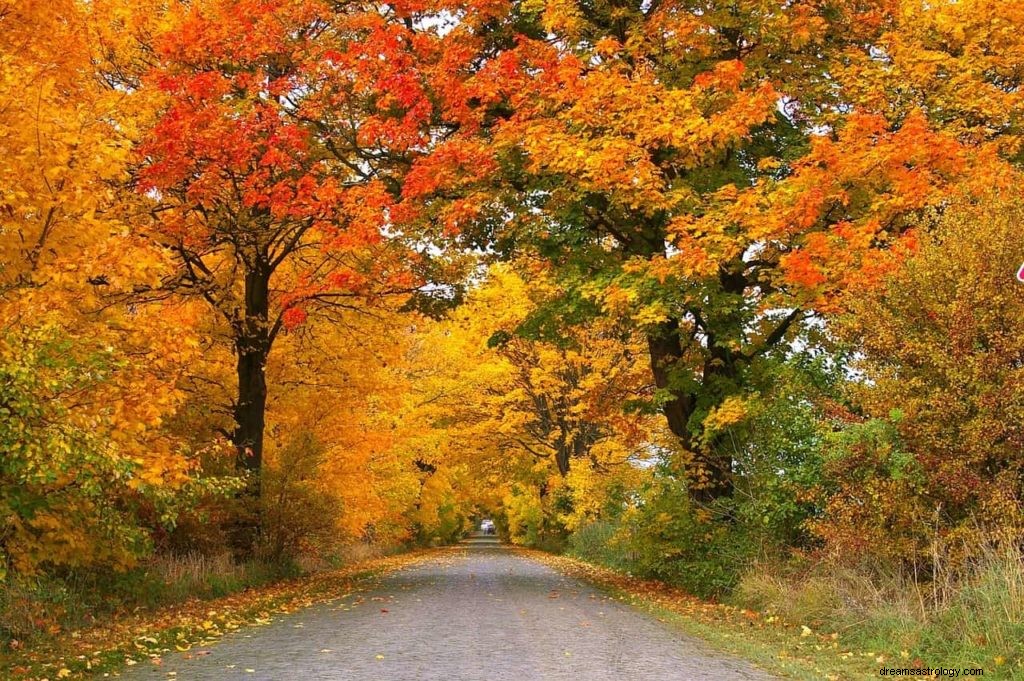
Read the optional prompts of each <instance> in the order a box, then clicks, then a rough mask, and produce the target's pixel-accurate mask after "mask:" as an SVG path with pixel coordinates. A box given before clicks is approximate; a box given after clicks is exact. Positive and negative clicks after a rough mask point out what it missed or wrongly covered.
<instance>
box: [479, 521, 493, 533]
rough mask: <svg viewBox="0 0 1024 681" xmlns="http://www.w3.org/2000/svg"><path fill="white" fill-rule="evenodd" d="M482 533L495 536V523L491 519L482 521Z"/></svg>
mask: <svg viewBox="0 0 1024 681" xmlns="http://www.w3.org/2000/svg"><path fill="white" fill-rule="evenodd" d="M480 531H481V532H483V533H484V534H494V531H495V530H494V521H493V520H491V519H490V518H484V519H483V520H481V521H480Z"/></svg>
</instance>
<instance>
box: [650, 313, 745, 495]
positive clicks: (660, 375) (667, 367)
mask: <svg viewBox="0 0 1024 681" xmlns="http://www.w3.org/2000/svg"><path fill="white" fill-rule="evenodd" d="M647 347H648V349H649V351H650V357H651V371H652V373H653V374H654V384H655V385H656V386H657V387H658V389H659V390H664V391H665V392H666V393H667V394H668V395H669V398H668V399H667V400H666V401H664V402H663V403H662V406H661V410H662V413H663V414H664V415H665V419H666V421H668V427H669V430H670V431H671V432H672V434H673V435H675V436H676V437H677V438H678V439H679V442H680V444H681V445H682V446H683V449H685V450H686V451H687V452H688V453H689V454H690V456H691V457H692V460H691V464H690V466H689V467H688V468H689V470H688V472H689V474H690V480H689V481H688V483H689V485H690V488H689V489H690V497H691V498H692V499H693V500H694V501H697V502H698V503H702V504H707V503H711V502H713V501H715V500H716V499H720V498H722V497H729V496H732V493H733V479H732V459H731V457H729V456H728V455H727V454H724V453H722V452H721V451H720V450H719V448H717V447H714V446H710V447H708V446H702V445H701V444H700V443H698V442H697V441H696V440H695V438H694V435H693V433H692V432H691V431H690V428H689V422H690V418H691V417H692V416H693V414H694V411H695V410H696V404H697V400H696V396H695V395H694V394H692V393H691V392H688V391H686V390H685V389H684V388H683V387H681V386H680V385H679V379H678V378H675V377H673V373H674V372H675V371H677V370H678V367H677V365H678V363H679V362H680V360H681V359H682V357H683V346H682V342H681V340H680V338H679V320H678V319H672V318H670V319H668V320H666V321H664V322H661V323H660V324H658V326H657V327H656V328H655V329H654V330H652V331H650V332H649V333H648V334H647ZM684 370H685V369H684ZM705 378H706V376H705Z"/></svg>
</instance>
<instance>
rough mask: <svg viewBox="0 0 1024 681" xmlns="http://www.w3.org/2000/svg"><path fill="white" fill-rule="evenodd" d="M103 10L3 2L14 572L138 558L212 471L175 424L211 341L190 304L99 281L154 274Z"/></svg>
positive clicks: (3, 235)
mask: <svg viewBox="0 0 1024 681" xmlns="http://www.w3.org/2000/svg"><path fill="white" fill-rule="evenodd" d="M89 10H90V8H89V7H86V6H83V5H80V4H78V3H74V2H67V3H63V2H61V3H52V4H49V5H46V6H45V7H44V6H41V5H38V4H35V3H32V4H28V5H19V6H17V7H15V6H13V5H4V6H3V8H2V9H0V23H2V24H3V38H2V39H0V60H2V62H3V69H2V72H3V75H2V76H0V81H2V83H0V92H2V95H0V98H2V100H3V105H2V106H0V148H2V150H3V161H2V163H0V212H2V215H3V217H2V219H3V222H2V224H0V280H2V283H0V317H2V318H3V320H4V322H3V325H2V335H3V341H2V342H0V345H2V351H0V355H2V360H0V364H2V368H0V375H2V379H0V385H2V388H0V391H2V392H3V397H2V398H0V415H2V419H0V420H2V424H3V425H2V429H3V432H4V435H3V442H2V445H0V447H2V451H3V457H2V458H3V466H2V472H0V485H2V489H3V493H2V499H3V501H2V505H0V506H2V509H3V510H2V513H3V520H2V527H3V529H2V531H0V535H2V537H3V538H2V540H0V551H2V554H3V556H2V561H0V562H2V564H3V569H5V570H6V569H7V568H13V569H14V570H15V571H16V572H18V573H28V574H32V573H34V572H37V571H39V570H52V569H55V568H59V567H67V566H77V567H91V566H110V565H114V566H118V567H121V568H124V567H127V566H130V565H132V564H134V562H135V561H136V560H138V558H140V557H141V556H143V555H145V554H146V553H147V551H148V549H149V548H150V547H151V545H152V541H151V536H150V533H151V532H152V531H153V530H154V528H156V527H160V526H166V525H172V524H173V522H174V519H175V517H176V515H177V511H178V510H180V508H181V506H182V505H185V504H187V503H188V500H189V499H191V498H193V497H194V495H195V494H198V493H201V491H202V490H203V489H205V490H207V491H212V490H213V488H214V487H216V486H218V484H219V483H216V481H214V480H208V481H205V482H204V481H201V480H200V478H201V471H200V469H199V465H198V459H199V458H200V456H201V452H203V451H209V452H211V454H212V451H213V447H212V443H211V442H210V441H209V440H208V439H207V440H205V441H203V440H201V439H198V438H197V439H196V440H195V441H192V442H186V441H185V440H184V439H183V438H181V437H179V434H178V433H176V432H175V431H174V430H173V428H172V427H171V426H170V421H171V419H173V418H174V416H175V413H176V411H177V409H178V407H179V406H180V405H181V403H182V399H183V393H182V391H181V387H182V386H181V379H182V377H183V374H184V373H185V367H187V366H189V365H190V364H192V363H194V362H195V361H196V359H197V350H198V341H197V339H196V338H195V336H194V335H193V334H192V329H193V324H192V321H193V317H192V314H191V310H189V309H188V307H187V306H181V305H177V304H173V303H168V304H165V305H161V306H159V307H154V308H152V309H149V310H138V309H134V308H131V307H130V306H125V305H110V304H108V303H107V302H106V301H105V299H104V295H103V294H102V293H101V292H102V291H104V290H106V289H108V288H120V287H125V286H130V285H131V284H132V283H134V282H137V281H147V280H149V281H152V280H155V279H156V278H158V277H159V275H160V274H161V272H162V271H163V270H162V267H163V261H162V259H161V258H160V256H159V254H158V253H155V252H153V251H152V250H151V249H148V248H146V247H145V246H144V245H143V244H141V243H139V242H138V241H137V240H134V239H132V238H130V237H127V236H126V232H127V229H126V224H127V223H126V218H127V217H128V215H129V214H130V213H131V212H132V210H134V206H133V205H132V203H131V201H130V200H126V195H125V194H123V193H121V192H120V191H118V184H119V183H120V182H122V181H123V180H124V179H126V178H127V159H128V150H129V147H130V140H129V139H128V137H127V136H126V135H127V133H128V131H129V130H130V129H131V126H130V124H126V125H124V126H118V125H115V123H114V121H116V120H118V119H119V118H123V119H124V120H125V121H128V120H129V117H128V114H129V111H128V110H127V108H126V107H125V100H124V95H123V93H121V92H117V91H115V90H113V89H111V88H110V87H108V86H107V84H106V83H105V82H104V81H103V79H102V78H101V77H100V75H99V74H98V73H96V71H95V68H94V62H93V61H92V57H93V51H92V46H93V41H94V40H95V39H96V32H95V31H94V28H95V27H94V24H93V23H92V15H91V13H90V11H89Z"/></svg>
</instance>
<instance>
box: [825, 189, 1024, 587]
mask: <svg viewBox="0 0 1024 681" xmlns="http://www.w3.org/2000/svg"><path fill="white" fill-rule="evenodd" d="M1022 218H1024V207H1022V205H1021V202H1020V200H1019V198H1018V197H1017V193H1016V191H1015V190H1012V191H1010V192H993V193H992V194H990V195H988V196H986V197H984V198H982V199H980V200H979V199H973V198H963V197H960V198H954V199H952V200H951V205H949V206H947V207H946V208H945V209H944V210H943V211H941V212H936V213H935V214H933V215H932V216H931V220H932V226H931V228H930V229H928V230H922V234H921V236H920V243H919V245H918V246H917V247H916V249H915V252H914V254H913V255H912V256H910V257H909V258H908V259H907V261H906V262H905V265H904V266H903V267H902V268H901V269H900V270H899V271H897V272H895V273H893V274H892V275H891V276H889V277H887V278H886V280H885V284H884V286H881V287H878V288H874V289H872V290H870V291H865V292H862V295H861V296H860V297H859V299H858V300H856V301H853V302H851V304H850V311H849V314H848V315H846V316H845V317H844V318H842V319H841V320H840V323H838V324H836V325H835V327H836V330H837V331H839V332H840V335H841V337H842V338H843V339H844V340H846V341H847V342H849V343H851V344H852V347H853V348H855V349H856V350H857V352H858V354H859V356H860V358H861V359H860V361H859V362H857V363H856V364H855V368H856V369H857V370H858V372H860V373H861V374H862V375H863V377H864V379H865V380H863V381H858V382H856V383H854V384H853V385H852V386H851V388H850V390H851V397H852V398H853V401H854V404H855V405H856V406H857V408H858V409H859V410H862V413H863V415H864V417H866V419H868V420H867V422H866V423H864V424H862V425H859V426H857V427H853V428H847V429H845V430H844V433H843V434H842V435H841V436H839V438H838V440H837V441H836V442H834V443H833V444H832V446H830V447H826V448H825V454H826V469H825V470H826V474H827V476H828V478H829V480H830V482H829V491H830V493H829V494H828V495H827V497H826V504H827V505H826V506H825V513H824V516H823V518H821V519H820V521H819V522H817V523H816V524H815V528H816V531H817V532H818V533H819V534H820V536H822V537H824V538H825V539H826V540H827V541H828V543H829V546H830V548H832V549H834V550H836V551H842V552H849V554H850V555H858V554H860V553H861V551H862V550H864V549H868V548H870V549H871V551H872V555H880V554H879V553H878V552H881V551H884V552H885V555H887V556H888V557H891V558H893V559H901V560H906V561H908V562H915V563H924V564H930V563H931V560H932V556H933V555H934V552H935V551H940V552H941V554H942V556H943V559H944V560H948V561H949V562H950V565H955V564H956V563H958V562H959V561H961V560H963V559H966V558H969V557H970V554H971V553H972V552H975V553H976V547H977V546H978V545H981V544H987V543H997V542H1011V543H1012V542H1019V540H1020V538H1019V531H1020V527H1021V521H1022V517H1021V499H1022V498H1024V488H1022V480H1024V477H1022V475H1021V473H1022V470H1024V460H1022V458H1021V455H1020V451H1021V449H1020V448H1021V443H1022V441H1024V432H1022V429H1021V426H1020V424H1021V418H1020V416H1021V411H1022V409H1024V390H1022V386H1024V383H1022V381H1021V373H1022V371H1024V366H1022V362H1021V358H1022V356H1024V355H1022V350H1024V348H1022V343H1024V340H1022V338H1024V336H1022V332H1024V329H1022V328H1021V325H1022V322H1021V314H1022V312H1024V310H1022V309H1021V306H1022V296H1021V293H1020V289H1019V287H1020V286H1021V284H1020V283H1019V282H1017V281H1016V280H1014V278H1013V272H1014V271H1015V270H1016V268H1017V267H1018V266H1019V265H1020V261H1022V260H1024V249H1022V247H1021V244H1020V239H1019V228H1020V224H1021V219H1022ZM883 539H884V541H882V540H883ZM875 542H881V543H877V544H876V543H875ZM932 567H935V568H938V567H939V566H932Z"/></svg>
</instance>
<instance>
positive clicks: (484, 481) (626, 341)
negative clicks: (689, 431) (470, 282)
mask: <svg viewBox="0 0 1024 681" xmlns="http://www.w3.org/2000/svg"><path fill="white" fill-rule="evenodd" d="M557 294H558V287H557V284H556V283H555V282H554V281H553V280H552V279H551V278H550V272H549V265H547V264H546V263H544V262H542V261H536V260H532V261H531V260H523V261H519V262H516V263H515V264H498V265H494V266H492V267H491V268H490V269H489V270H488V276H487V279H486V280H484V281H482V282H479V283H477V284H476V285H475V286H473V287H472V288H471V289H470V290H469V291H468V293H467V299H466V301H465V302H464V304H463V305H461V306H460V307H458V308H456V309H455V310H453V311H452V312H451V313H450V314H449V315H448V316H446V317H445V318H444V319H442V320H439V321H434V322H430V321H427V322H426V323H423V324H418V325H417V327H418V328H417V330H416V332H415V333H414V334H412V336H411V338H410V340H409V350H408V353H407V358H406V359H405V361H404V362H403V363H402V364H401V365H400V366H401V367H402V372H401V374H404V376H405V381H406V382H408V384H409V386H408V388H406V389H405V392H406V393H407V395H406V397H405V398H404V402H405V406H404V407H402V409H401V411H399V412H398V414H396V415H395V418H396V422H397V424H400V426H399V429H398V433H399V434H398V435H397V436H396V442H397V443H398V446H399V447H400V448H401V449H403V450H405V451H408V452H410V453H413V455H414V456H415V457H416V460H417V461H418V462H419V463H420V464H421V465H422V466H423V468H424V469H425V473H426V478H427V483H429V484H430V485H437V484H438V482H437V481H435V480H434V478H435V477H437V478H438V479H439V480H444V481H445V482H444V484H445V485H451V487H452V489H451V492H447V494H449V495H450V497H451V498H453V499H459V500H461V503H462V504H463V505H466V504H467V503H471V502H473V501H476V503H479V504H480V505H481V506H483V507H489V508H492V509H497V508H498V507H501V508H503V509H504V510H503V511H502V512H501V513H502V514H503V515H504V516H505V517H507V518H508V519H509V520H510V521H513V520H514V523H513V524H514V527H512V528H511V529H512V536H513V538H514V539H515V540H517V541H525V537H526V535H527V534H528V533H527V532H526V531H525V530H521V529H520V525H518V524H515V523H519V522H520V521H524V518H526V517H530V518H533V519H534V520H533V521H529V522H528V523H527V524H528V525H530V526H531V527H532V528H533V529H532V530H531V531H532V532H535V531H538V527H540V526H544V527H548V528H549V529H552V530H555V531H557V532H559V533H564V531H565V528H566V527H573V528H575V527H576V526H578V525H579V524H581V523H582V522H584V520H585V519H587V518H590V517H593V516H594V515H596V514H597V512H598V510H599V509H601V508H603V505H604V503H605V501H606V498H607V491H608V489H610V488H611V487H613V486H614V485H615V484H617V483H621V482H622V481H623V480H626V479H631V478H632V477H635V474H638V472H639V471H640V470H641V464H643V463H647V462H649V461H650V460H651V459H652V458H653V457H654V456H655V453H656V452H657V451H659V445H660V444H661V439H662V435H661V433H660V429H659V428H658V424H657V422H656V419H655V417H654V416H652V415H651V414H648V413H645V412H644V411H643V410H642V409H638V408H635V407H636V406H637V405H638V404H639V403H640V402H641V401H642V400H643V399H644V398H646V397H649V394H650V392H651V391H652V390H653V385H652V384H651V381H650V376H649V374H648V369H647V366H646V363H645V362H644V359H643V348H642V341H641V340H640V339H639V338H638V337H637V335H636V334H635V333H634V332H632V331H630V330H629V329H623V328H622V327H620V326H618V325H616V324H615V323H614V322H613V321H611V320H594V321H592V322H590V323H588V324H587V325H585V326H581V327H580V328H578V329H572V330H571V332H570V333H567V334H566V335H565V336H564V337H562V338H560V339H557V340H545V341H541V340H531V339H527V338H523V337H520V336H517V335H515V334H514V333H512V332H513V331H514V330H515V329H516V328H517V327H519V326H520V325H521V324H522V323H524V321H526V320H527V319H528V318H529V317H530V316H531V314H532V313H533V312H534V311H535V310H536V308H537V306H538V305H542V304H543V302H544V301H545V300H547V299H548V298H550V297H552V296H556V295H557ZM631 406H632V407H634V408H631ZM397 424H396V425H397ZM425 484H426V483H425ZM534 521H536V522H534ZM524 522H525V521H524ZM538 523H539V525H538Z"/></svg>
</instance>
